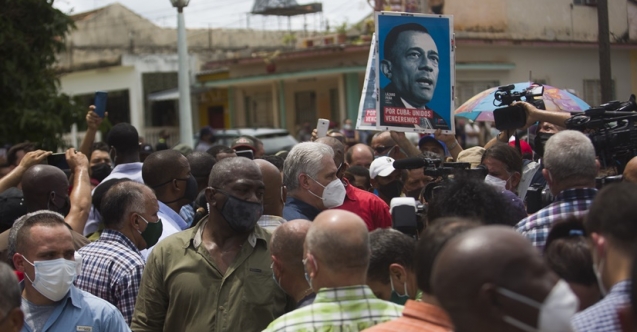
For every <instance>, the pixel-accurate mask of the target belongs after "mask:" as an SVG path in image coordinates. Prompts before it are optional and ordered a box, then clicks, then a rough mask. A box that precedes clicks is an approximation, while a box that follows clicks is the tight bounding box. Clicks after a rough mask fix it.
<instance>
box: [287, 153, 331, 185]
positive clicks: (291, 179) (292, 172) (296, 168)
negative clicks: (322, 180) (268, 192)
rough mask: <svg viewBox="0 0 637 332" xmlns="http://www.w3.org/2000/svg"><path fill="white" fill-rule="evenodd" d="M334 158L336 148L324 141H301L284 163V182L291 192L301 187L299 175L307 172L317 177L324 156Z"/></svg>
mask: <svg viewBox="0 0 637 332" xmlns="http://www.w3.org/2000/svg"><path fill="white" fill-rule="evenodd" d="M326 156H328V157H330V159H333V158H334V150H332V148H331V147H329V146H327V145H325V144H323V143H313V142H306V143H299V144H297V145H295V146H294V147H293V148H292V150H291V151H290V153H289V154H288V157H287V158H286V159H285V162H284V163H283V183H284V184H285V186H286V187H287V188H288V191H289V192H293V191H295V190H297V189H298V188H299V175H300V174H301V173H305V174H307V175H308V176H310V177H312V178H314V179H316V175H317V174H318V173H319V172H320V171H321V169H322V168H323V167H324V166H323V163H322V161H323V158H325V157H326Z"/></svg>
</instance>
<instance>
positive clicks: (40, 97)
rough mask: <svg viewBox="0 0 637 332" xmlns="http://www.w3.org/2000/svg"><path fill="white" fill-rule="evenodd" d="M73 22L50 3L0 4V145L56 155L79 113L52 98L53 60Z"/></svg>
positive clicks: (64, 98)
mask: <svg viewBox="0 0 637 332" xmlns="http://www.w3.org/2000/svg"><path fill="white" fill-rule="evenodd" d="M73 28H74V24H73V20H72V19H71V18H70V17H69V16H67V15H66V14H64V13H62V12H61V11H59V10H57V9H55V8H53V0H46V1H45V0H0V143H1V144H6V143H19V142H22V141H25V140H29V141H31V142H36V143H39V145H40V147H42V148H44V149H49V150H54V151H55V150H56V149H57V147H59V146H61V145H62V141H61V136H62V134H63V133H64V132H67V131H68V130H69V129H70V126H71V124H73V123H76V122H80V123H81V122H82V121H83V115H84V110H82V109H80V108H79V107H77V106H75V105H74V103H73V101H72V100H71V98H70V97H69V96H68V95H65V94H60V93H59V92H58V88H59V81H58V78H57V74H56V72H55V69H54V64H55V62H56V54H58V53H59V52H61V51H63V50H64V47H65V37H66V35H67V34H68V33H69V31H70V30H71V29H73Z"/></svg>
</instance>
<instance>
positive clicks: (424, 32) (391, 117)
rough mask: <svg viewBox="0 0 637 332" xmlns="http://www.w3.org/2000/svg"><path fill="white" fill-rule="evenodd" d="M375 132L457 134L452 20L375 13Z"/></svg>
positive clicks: (405, 14)
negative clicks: (440, 131) (376, 89)
mask: <svg viewBox="0 0 637 332" xmlns="http://www.w3.org/2000/svg"><path fill="white" fill-rule="evenodd" d="M376 34H377V36H378V56H377V57H376V66H375V67H376V69H377V70H378V72H377V75H376V86H377V87H378V88H379V98H378V99H379V103H378V105H377V107H376V115H377V123H376V127H377V129H378V130H398V131H417V132H426V133H432V132H434V131H436V130H437V129H441V130H443V132H444V133H453V132H455V128H454V122H453V107H454V105H453V97H454V96H453V90H454V83H455V50H454V40H453V38H454V37H453V18H452V17H451V16H443V15H425V14H407V13H386V12H381V13H376Z"/></svg>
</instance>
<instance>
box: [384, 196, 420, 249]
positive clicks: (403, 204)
mask: <svg viewBox="0 0 637 332" xmlns="http://www.w3.org/2000/svg"><path fill="white" fill-rule="evenodd" d="M390 213H391V219H392V228H393V229H395V230H397V231H399V232H401V233H403V234H406V235H409V236H411V237H413V238H414V239H416V240H417V239H418V232H419V231H420V230H422V229H423V228H424V223H423V221H422V220H423V217H424V216H425V215H426V213H427V208H426V206H425V205H423V204H422V203H420V202H418V201H416V200H415V199H414V198H413V197H396V198H393V199H392V200H391V206H390Z"/></svg>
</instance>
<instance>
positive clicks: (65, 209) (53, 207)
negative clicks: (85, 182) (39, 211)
mask: <svg viewBox="0 0 637 332" xmlns="http://www.w3.org/2000/svg"><path fill="white" fill-rule="evenodd" d="M56 198H57V194H56ZM46 209H47V210H49V211H54V212H57V213H59V214H61V215H63V216H65V217H66V216H67V215H68V214H69V212H70V211H71V200H70V199H69V197H68V196H67V197H64V202H63V203H62V205H61V206H58V205H57V204H56V203H55V199H54V200H51V201H49V202H48V203H47V204H46Z"/></svg>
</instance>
